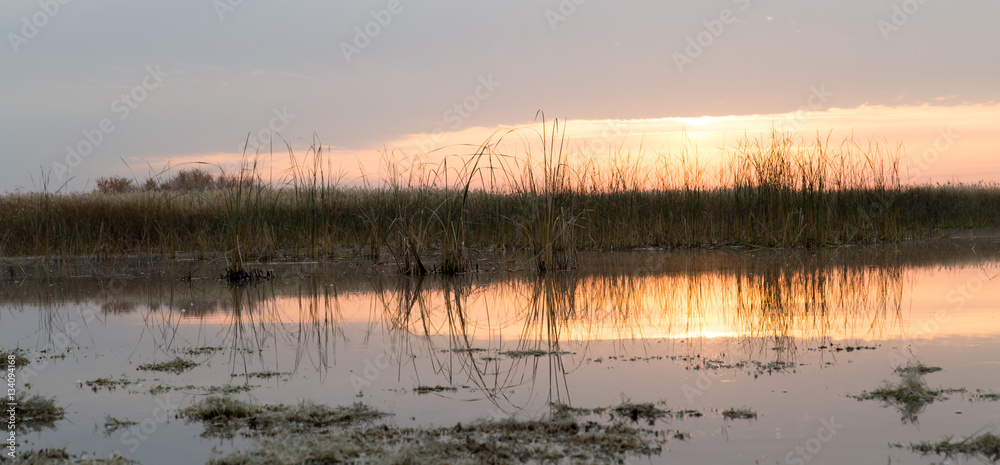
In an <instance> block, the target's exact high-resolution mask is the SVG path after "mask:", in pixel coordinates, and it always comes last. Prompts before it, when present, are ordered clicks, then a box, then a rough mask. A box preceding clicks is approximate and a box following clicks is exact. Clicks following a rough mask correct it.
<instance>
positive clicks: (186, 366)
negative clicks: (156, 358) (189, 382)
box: [138, 357, 198, 375]
mask: <svg viewBox="0 0 1000 465" xmlns="http://www.w3.org/2000/svg"><path fill="white" fill-rule="evenodd" d="M196 366H198V364H197V363H195V362H192V361H190V360H185V359H183V358H180V357H177V358H175V359H173V360H171V361H169V362H155V363H144V364H142V365H139V368H138V369H139V370H143V371H166V372H170V373H173V374H175V375H179V374H181V373H183V372H185V371H187V370H190V369H192V368H194V367H196Z"/></svg>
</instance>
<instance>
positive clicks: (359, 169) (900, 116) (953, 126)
mask: <svg viewBox="0 0 1000 465" xmlns="http://www.w3.org/2000/svg"><path fill="white" fill-rule="evenodd" d="M996 121H1000V104H993V105H985V104H981V105H954V106H931V105H921V106H904V107H889V106H862V107H858V108H852V109H844V108H831V109H828V110H824V111H799V112H794V113H785V114H766V115H734V116H721V117H700V118H656V119H635V120H574V119H570V120H567V121H560V122H559V124H560V126H561V128H560V129H561V130H565V137H566V139H565V143H564V145H563V147H564V156H565V157H566V160H567V161H568V162H569V163H570V164H573V163H574V162H576V163H579V164H582V163H585V162H586V161H587V160H590V159H593V160H594V161H595V162H596V163H597V164H598V166H600V165H601V164H605V165H606V164H607V163H610V162H609V160H610V159H612V158H617V159H618V161H619V162H621V161H623V160H625V161H627V162H631V163H638V164H639V165H645V164H650V163H653V161H654V160H655V159H656V158H657V157H659V156H662V155H669V156H671V157H678V156H680V155H681V154H685V156H686V157H687V158H688V160H689V161H690V162H691V163H695V164H697V165H699V166H702V167H705V168H706V169H707V170H708V172H711V171H712V170H713V169H714V168H716V167H719V166H722V165H723V164H724V163H725V162H726V160H727V155H726V154H727V152H728V151H731V150H732V149H733V148H734V147H735V145H736V144H737V143H738V142H739V141H740V140H741V139H743V138H749V139H755V138H764V139H765V140H766V139H767V138H768V137H769V134H770V132H771V130H772V128H774V129H779V130H782V131H785V132H790V133H794V134H796V135H797V136H798V138H799V139H800V140H801V141H802V143H803V144H805V145H808V144H811V143H812V142H813V141H815V140H816V139H817V137H819V138H821V139H824V140H827V139H828V140H829V143H830V145H831V146H834V147H835V146H837V145H839V144H841V142H843V141H844V140H846V139H850V140H853V141H855V142H856V143H858V144H859V145H861V146H867V145H868V143H869V142H870V141H875V142H877V143H878V144H879V145H880V146H881V147H882V148H883V149H884V150H886V151H888V152H896V150H897V148H901V151H900V152H899V153H900V155H901V156H902V159H901V163H900V173H899V174H900V178H901V180H902V181H903V182H911V183H927V182H931V183H936V182H940V183H944V182H948V181H960V182H967V183H973V182H978V181H987V182H991V181H996V180H998V179H1000V163H996V159H997V155H1000V154H998V149H997V147H1000V135H998V134H997V133H996V130H995V122H996ZM546 123H547V126H546V131H547V133H546V137H549V136H551V130H552V125H553V120H552V119H551V118H550V119H548V120H547V121H546ZM541 128H542V125H541V122H540V121H538V122H528V123H524V124H519V125H511V126H508V127H469V128H465V129H461V130H458V131H452V132H444V133H437V134H414V135H411V136H407V137H404V138H401V139H399V140H395V141H390V142H387V143H386V144H385V145H384V146H382V147H379V148H372V149H368V150H345V149H341V148H337V147H328V146H323V149H324V158H323V162H322V163H321V165H322V166H321V167H322V169H323V171H324V173H325V174H326V176H327V177H328V179H334V178H335V179H338V180H339V181H340V182H341V183H342V184H348V185H358V184H362V183H363V182H365V181H366V180H367V181H368V182H372V183H375V184H378V183H379V182H380V181H381V180H382V179H384V178H385V177H386V176H387V171H388V169H387V165H386V164H385V160H386V159H387V158H391V159H394V160H395V161H396V162H397V164H396V166H395V168H396V169H397V170H399V172H400V174H402V175H406V174H408V173H409V172H410V171H411V169H410V168H411V166H412V165H413V164H414V163H427V164H433V165H437V164H438V163H440V162H441V161H442V160H444V159H445V158H448V159H450V160H452V161H451V162H450V163H452V166H457V165H460V164H461V163H462V162H463V160H468V159H469V157H470V155H471V154H473V153H475V152H476V150H477V148H478V147H479V145H480V144H482V143H484V142H486V141H487V140H492V141H494V142H495V141H498V140H500V141H502V144H501V147H503V148H504V150H506V151H507V153H515V154H519V155H520V154H523V153H525V152H526V151H530V153H531V154H532V157H536V158H537V157H540V154H541V152H542V150H541V148H540V147H541V145H540V141H541V134H540V133H541ZM559 138H561V132H560V135H557V139H559ZM558 142H559V141H558V140H557V144H556V148H557V149H558V146H559V144H558ZM274 147H278V148H277V149H274V153H271V152H270V147H268V146H261V147H256V150H255V148H254V147H251V148H250V149H249V150H248V152H249V153H250V154H251V158H252V155H254V154H256V155H257V163H258V166H257V172H258V173H259V174H261V175H262V177H264V178H265V179H272V180H278V181H281V180H287V179H288V178H289V173H290V167H291V166H292V165H291V162H290V157H289V154H288V151H287V148H286V147H285V145H284V143H283V142H281V143H276V144H275V145H274ZM526 147H527V149H526ZM292 148H293V151H294V153H295V158H296V159H297V160H299V161H298V163H300V164H305V165H307V166H306V168H311V167H312V160H311V159H310V158H309V157H308V156H307V152H308V149H309V144H302V143H295V141H292ZM387 155H388V156H387ZM243 160H244V156H243V154H238V153H225V154H204V155H190V156H185V157H173V158H170V159H169V160H167V159H164V160H156V161H152V163H151V164H152V165H153V166H154V167H155V166H164V165H166V164H167V163H168V162H169V164H170V165H171V166H173V167H184V166H191V165H190V164H191V163H196V162H205V163H208V164H209V165H206V166H203V167H205V168H207V169H210V170H218V169H219V168H221V169H223V170H225V171H226V172H233V171H236V170H238V169H239V166H240V164H241V163H242V162H243ZM143 161H146V162H150V160H143ZM137 163H140V160H132V161H131V164H133V165H135V164H137ZM299 168H300V169H302V168H303V167H302V166H300V167H299ZM706 177H708V178H710V177H711V176H710V175H706ZM706 182H708V181H707V180H706Z"/></svg>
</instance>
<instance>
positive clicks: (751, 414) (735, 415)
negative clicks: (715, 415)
mask: <svg viewBox="0 0 1000 465" xmlns="http://www.w3.org/2000/svg"><path fill="white" fill-rule="evenodd" d="M722 418H725V419H727V420H734V419H735V420H752V419H754V418H757V412H755V411H753V410H750V409H748V408H728V409H726V410H723V411H722Z"/></svg>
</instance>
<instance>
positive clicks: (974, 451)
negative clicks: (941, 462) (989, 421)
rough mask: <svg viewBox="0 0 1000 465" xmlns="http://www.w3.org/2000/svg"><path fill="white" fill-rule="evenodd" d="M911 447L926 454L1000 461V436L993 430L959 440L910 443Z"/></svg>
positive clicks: (992, 461)
mask: <svg viewBox="0 0 1000 465" xmlns="http://www.w3.org/2000/svg"><path fill="white" fill-rule="evenodd" d="M910 449H912V450H914V451H916V452H920V453H921V454H924V455H929V454H937V455H944V456H946V457H956V456H959V455H965V456H968V457H976V458H979V459H980V460H984V463H986V462H985V461H988V462H989V463H996V462H997V461H1000V437H998V436H997V435H996V434H994V433H992V432H986V433H981V434H978V435H972V436H969V437H967V438H963V439H961V440H959V441H953V440H952V439H951V438H945V439H944V440H942V441H938V442H928V441H924V442H921V443H918V444H910Z"/></svg>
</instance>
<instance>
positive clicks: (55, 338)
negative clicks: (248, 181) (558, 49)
mask: <svg viewBox="0 0 1000 465" xmlns="http://www.w3.org/2000/svg"><path fill="white" fill-rule="evenodd" d="M993 249H995V246H989V245H988V244H978V245H977V246H976V247H970V245H969V244H963V243H955V244H952V245H945V246H940V247H938V249H934V248H925V249H923V250H925V251H924V252H923V253H919V254H918V253H915V252H914V250H911V249H906V248H905V247H904V248H903V249H900V250H896V251H892V249H891V248H880V249H871V250H868V249H850V250H846V251H825V252H822V253H817V252H809V251H785V252H773V251H758V252H746V251H744V252H740V251H735V252H734V251H714V252H677V253H664V252H632V253H625V254H615V255H600V256H596V257H591V259H590V260H589V261H588V263H589V264H588V267H587V268H586V269H583V270H579V271H577V272H573V273H564V274H558V273H557V274H552V275H550V276H547V277H545V278H538V277H535V276H534V275H532V274H528V273H513V274H502V275H486V274H483V275H474V276H465V277H458V278H453V279H441V278H437V277H428V278H425V279H423V280H416V279H410V278H404V277H386V276H378V275H367V276H366V275H363V274H358V273H353V274H351V273H338V272H333V271H330V270H324V269H320V268H322V266H320V265H315V266H314V267H319V268H315V269H310V266H313V265H294V266H286V267H285V268H282V267H281V265H275V266H276V267H277V268H278V269H279V271H282V273H280V274H281V276H282V277H281V278H279V279H278V280H275V281H270V282H265V283H262V284H260V285H258V286H256V287H250V288H246V289H230V288H227V287H225V286H224V285H222V284H220V283H218V282H216V281H214V280H196V281H194V282H191V283H187V282H181V281H176V280H173V279H169V280H156V279H153V280H149V279H141V280H132V279H117V278H113V279H107V278H106V277H100V276H99V275H100V273H96V272H92V273H90V274H89V276H90V277H79V278H74V279H54V280H51V281H47V280H39V281H38V282H25V283H20V284H18V283H5V284H4V285H3V287H2V288H0V298H2V299H3V300H2V305H3V311H2V313H0V321H2V323H3V325H2V328H0V336H2V340H3V346H4V348H7V347H13V346H20V347H23V348H26V349H29V350H30V351H32V353H33V354H34V355H35V356H36V357H35V358H39V357H40V360H41V362H40V363H38V364H36V366H35V367H29V368H28V369H35V368H37V374H33V375H31V376H30V378H31V379H29V380H28V381H29V382H30V383H31V384H32V389H33V390H35V391H36V392H41V393H44V394H47V395H55V396H57V398H58V399H59V400H60V401H61V402H64V403H68V404H70V405H71V408H70V413H69V416H68V417H67V420H66V421H64V422H61V423H59V424H58V425H57V426H58V428H57V429H56V430H54V431H49V430H47V431H42V432H40V433H37V434H33V435H30V437H31V441H32V442H33V443H34V444H40V445H41V444H67V443H79V442H80V441H82V440H84V439H85V440H86V441H89V442H88V444H92V445H91V446H89V447H91V449H93V450H96V451H97V452H102V451H104V452H106V451H111V450H114V449H118V450H123V446H122V441H121V436H120V435H109V436H103V435H101V434H100V433H96V432H95V431H94V429H93V425H94V423H100V421H101V419H103V416H104V414H112V415H115V416H117V417H129V418H132V419H136V420H139V419H141V418H143V417H144V416H148V415H149V411H150V410H151V409H152V408H153V406H154V405H156V402H158V401H160V402H162V401H164V400H169V401H170V402H174V403H178V404H179V405H186V404H188V403H190V402H192V401H194V400H196V399H198V398H200V397H201V396H203V395H204V394H205V389H204V388H205V387H208V386H220V385H226V384H243V383H247V384H250V385H252V386H255V387H254V388H253V389H252V390H251V391H250V393H249V394H241V396H244V397H246V398H250V399H257V400H259V401H263V402H292V401H295V400H297V399H311V400H314V401H317V402H324V403H328V404H332V405H336V404H345V403H351V402H355V401H359V400H360V401H363V402H366V403H370V404H372V405H374V406H377V407H379V408H383V409H385V410H389V411H392V412H394V413H395V414H396V415H395V417H394V418H393V420H392V421H393V422H395V423H396V424H399V425H401V426H408V425H430V424H434V425H447V424H452V423H454V422H465V421H470V420H472V419H475V418H481V417H495V416H507V415H517V416H522V417H524V416H537V415H540V414H542V413H544V412H545V411H546V405H547V403H548V402H567V403H571V404H573V405H577V406H584V407H594V406H607V405H613V404H617V403H619V402H621V401H622V399H624V398H628V399H632V400H634V401H661V400H662V401H666V402H667V403H668V405H670V406H672V407H674V408H692V409H696V410H700V411H703V412H704V413H705V417H703V418H699V419H690V420H683V421H679V420H675V421H673V423H671V424H670V425H669V427H670V428H675V429H680V430H683V431H687V432H690V433H691V434H692V437H691V438H690V439H689V440H687V441H684V442H676V441H675V442H671V443H669V444H668V451H666V452H664V454H663V455H662V456H661V457H654V462H661V461H669V462H681V463H701V461H703V460H706V459H708V458H712V459H713V460H716V461H721V462H734V461H735V462H741V461H743V462H747V463H753V461H754V460H762V461H764V460H777V461H781V460H783V457H784V453H785V452H786V451H788V450H794V446H795V445H797V444H801V443H802V442H803V441H805V440H807V439H808V438H809V437H812V435H813V434H814V432H815V429H816V428H818V427H819V425H820V423H819V421H820V419H821V418H823V419H826V418H829V417H836V420H837V421H839V422H841V423H843V424H845V425H847V426H845V428H844V429H843V430H842V431H841V432H839V433H838V435H837V436H836V442H835V443H831V444H835V446H834V447H829V448H825V449H824V451H823V455H817V457H819V458H820V460H819V461H818V462H816V463H842V462H844V461H856V460H860V459H862V458H864V459H868V458H870V457H884V456H885V455H886V454H889V455H891V456H892V457H893V463H925V462H926V460H924V461H921V460H920V459H919V457H917V456H914V455H912V454H910V453H909V452H906V451H904V450H899V449H888V448H887V447H886V444H887V443H888V442H891V441H900V442H903V443H906V441H918V440H925V439H929V440H936V439H940V437H942V436H944V435H949V434H950V435H962V434H971V433H973V432H975V431H976V430H978V429H980V428H982V427H984V426H985V425H987V424H988V423H989V422H990V421H992V420H994V419H995V418H996V417H997V414H998V413H1000V411H998V410H997V408H998V405H997V404H996V403H984V402H976V403H972V402H970V401H969V399H967V396H965V395H964V394H962V395H955V396H952V399H950V400H947V401H940V402H936V403H932V404H929V405H927V406H924V407H922V409H921V410H920V411H919V417H918V418H917V420H918V421H917V422H915V423H914V422H908V421H907V422H904V421H901V414H900V412H897V411H896V410H895V409H894V408H892V407H881V406H879V404H878V403H877V402H859V401H856V400H854V399H852V398H849V397H846V396H847V395H848V394H852V393H853V394H857V393H860V392H861V391H863V390H866V389H873V388H876V387H878V386H879V385H880V382H882V381H883V380H890V379H892V378H893V376H892V372H891V370H892V367H893V366H895V365H897V364H899V363H904V362H906V361H909V360H914V359H919V360H922V361H923V362H924V363H926V364H928V365H935V366H941V367H943V368H944V369H945V370H944V371H943V372H942V373H936V374H930V375H927V381H928V382H929V383H930V384H931V385H933V386H943V387H964V388H968V389H970V390H974V389H977V388H978V389H986V390H991V389H992V390H996V389H997V388H998V387H1000V386H997V385H996V380H997V379H1000V363H998V362H1000V344H998V343H997V335H998V333H1000V321H998V317H997V316H996V315H997V314H996V308H997V306H998V304H1000V289H998V287H997V286H996V282H997V281H996V280H995V279H991V277H992V276H995V275H996V273H997V272H998V266H997V263H998V261H997V259H996V257H997V254H996V253H995V251H994V250H993ZM934 250H936V252H935V251H934ZM310 270H311V271H310ZM194 347H218V348H220V349H219V350H217V351H214V352H209V353H203V354H197V355H190V354H185V353H184V349H189V348H194ZM53 349H56V350H55V353H59V354H60V355H61V354H65V355H66V357H65V358H55V359H48V358H45V355H44V354H51V353H53V352H46V353H44V354H43V353H42V352H41V351H42V350H49V351H52V350H53ZM470 349H472V350H470ZM512 351H513V352H512ZM517 351H520V352H517ZM525 351H539V353H544V355H539V356H534V355H529V356H519V354H523V353H524V352H525ZM175 356H183V357H186V358H190V359H193V360H194V361H196V362H198V363H200V364H201V365H200V366H199V367H197V368H194V369H193V370H191V371H188V372H185V373H182V374H179V375H171V374H157V373H150V372H140V371H137V370H136V369H135V368H136V367H137V366H138V365H139V364H142V363H148V362H150V361H162V360H169V359H171V358H173V357H175ZM42 365H44V366H42ZM28 369H25V370H28ZM260 371H274V372H280V373H283V374H282V375H281V376H278V377H275V378H269V379H261V378H256V377H253V376H252V375H251V374H252V373H254V372H260ZM122 375H124V376H126V377H128V378H130V379H132V380H134V381H135V384H133V385H131V386H129V387H127V388H123V389H119V390H117V391H114V392H108V391H100V392H97V393H94V392H91V390H89V389H87V388H81V387H80V386H78V384H77V381H78V380H81V381H85V380H89V379H95V378H97V377H111V378H118V377H120V376H122ZM139 384H141V385H142V386H139ZM157 385H166V386H172V387H177V388H179V389H178V390H173V391H170V392H167V393H165V394H159V395H156V396H151V395H150V394H149V389H150V388H151V387H153V386H157ZM418 385H427V386H436V385H441V386H449V387H454V388H456V391H454V392H443V393H437V394H427V395H417V394H415V393H414V392H413V389H414V388H415V387H416V386H418ZM741 406H748V407H751V408H753V409H755V410H756V411H757V412H758V414H759V418H758V419H757V420H755V421H753V422H729V421H724V420H722V419H721V418H720V417H719V415H718V413H717V410H721V409H725V408H729V407H741ZM956 412H962V413H961V414H959V413H956ZM200 428H201V427H200V426H198V425H190V426H185V425H184V424H183V422H180V421H173V422H170V423H169V424H163V425H161V426H160V427H159V431H160V432H159V433H157V434H154V435H151V436H150V439H149V440H148V441H143V443H142V446H141V447H140V448H139V449H138V450H137V451H135V452H134V454H133V455H132V456H134V457H136V458H138V459H140V460H142V461H143V463H164V462H163V457H165V456H170V457H179V456H176V455H163V454H167V453H170V454H177V453H178V452H177V450H176V449H177V445H178V444H187V445H190V447H185V448H184V449H185V450H184V451H183V453H182V455H183V454H186V455H183V456H184V457H187V458H188V459H190V460H191V461H194V462H198V461H202V460H205V459H207V458H208V457H209V456H210V455H211V449H212V447H213V446H215V447H219V448H221V449H222V450H226V449H228V448H230V447H244V446H245V445H246V443H245V442H242V440H237V441H235V442H234V443H225V444H219V443H217V442H213V441H210V440H204V439H198V438H196V436H197V434H198V432H200ZM168 451H170V452H168Z"/></svg>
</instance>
